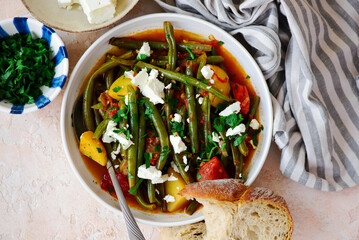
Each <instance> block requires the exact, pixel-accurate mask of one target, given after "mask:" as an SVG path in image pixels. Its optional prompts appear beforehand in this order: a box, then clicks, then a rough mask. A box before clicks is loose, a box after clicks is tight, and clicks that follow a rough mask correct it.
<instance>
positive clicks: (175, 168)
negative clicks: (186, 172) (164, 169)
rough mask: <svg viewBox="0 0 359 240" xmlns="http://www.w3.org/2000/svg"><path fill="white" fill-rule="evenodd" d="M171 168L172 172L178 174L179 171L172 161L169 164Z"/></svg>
mask: <svg viewBox="0 0 359 240" xmlns="http://www.w3.org/2000/svg"><path fill="white" fill-rule="evenodd" d="M171 167H172V168H173V170H174V171H175V172H176V173H179V170H178V167H177V165H176V163H175V162H174V161H172V162H171Z"/></svg>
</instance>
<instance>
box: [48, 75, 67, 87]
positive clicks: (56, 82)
mask: <svg viewBox="0 0 359 240" xmlns="http://www.w3.org/2000/svg"><path fill="white" fill-rule="evenodd" d="M65 82H66V75H61V76H59V77H55V78H53V79H52V81H51V88H57V87H59V88H62V87H63V86H64V84H65Z"/></svg>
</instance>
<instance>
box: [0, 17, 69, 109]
mask: <svg viewBox="0 0 359 240" xmlns="http://www.w3.org/2000/svg"><path fill="white" fill-rule="evenodd" d="M16 33H20V34H28V33H30V34H31V36H32V37H33V38H39V37H41V38H43V39H45V40H46V41H47V42H48V44H49V46H50V48H51V50H52V51H53V53H52V56H51V58H52V61H54V62H55V76H54V78H53V80H52V82H51V84H50V87H46V86H43V87H41V90H42V92H43V94H42V95H41V96H39V97H37V98H36V99H35V102H34V103H33V104H25V105H15V104H11V103H10V102H9V101H7V100H4V99H3V100H0V110H2V111H8V112H9V113H12V114H22V113H27V112H32V111H34V110H36V109H41V108H43V107H45V106H46V105H47V104H49V103H50V102H51V101H52V100H54V98H55V97H56V96H57V95H58V93H59V92H60V91H61V89H62V87H63V86H64V84H65V82H66V79H67V74H68V69H69V62H68V56H67V51H66V48H65V46H64V44H63V42H62V41H61V39H60V38H59V36H58V35H57V34H56V33H55V31H54V30H53V29H52V28H50V27H48V26H45V25H43V24H41V23H40V22H38V21H36V20H34V19H30V18H20V17H16V18H12V19H7V20H4V21H1V22H0V38H4V37H8V36H11V35H14V34H16ZM7 109H9V110H7Z"/></svg>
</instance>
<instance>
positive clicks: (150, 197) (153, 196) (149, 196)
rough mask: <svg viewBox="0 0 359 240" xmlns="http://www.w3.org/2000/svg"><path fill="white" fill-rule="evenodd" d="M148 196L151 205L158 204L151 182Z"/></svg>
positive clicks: (148, 185)
mask: <svg viewBox="0 0 359 240" xmlns="http://www.w3.org/2000/svg"><path fill="white" fill-rule="evenodd" d="M147 195H148V201H149V202H150V203H155V202H156V193H155V186H154V185H153V184H152V182H151V180H147Z"/></svg>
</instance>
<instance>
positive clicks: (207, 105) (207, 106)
mask: <svg viewBox="0 0 359 240" xmlns="http://www.w3.org/2000/svg"><path fill="white" fill-rule="evenodd" d="M202 112H203V120H204V123H203V133H204V142H205V148H206V149H207V146H209V145H210V144H211V142H210V139H209V136H211V133H212V132H211V102H210V100H209V96H208V95H207V96H205V97H204V98H203V102H202ZM207 156H209V154H208V153H207Z"/></svg>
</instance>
